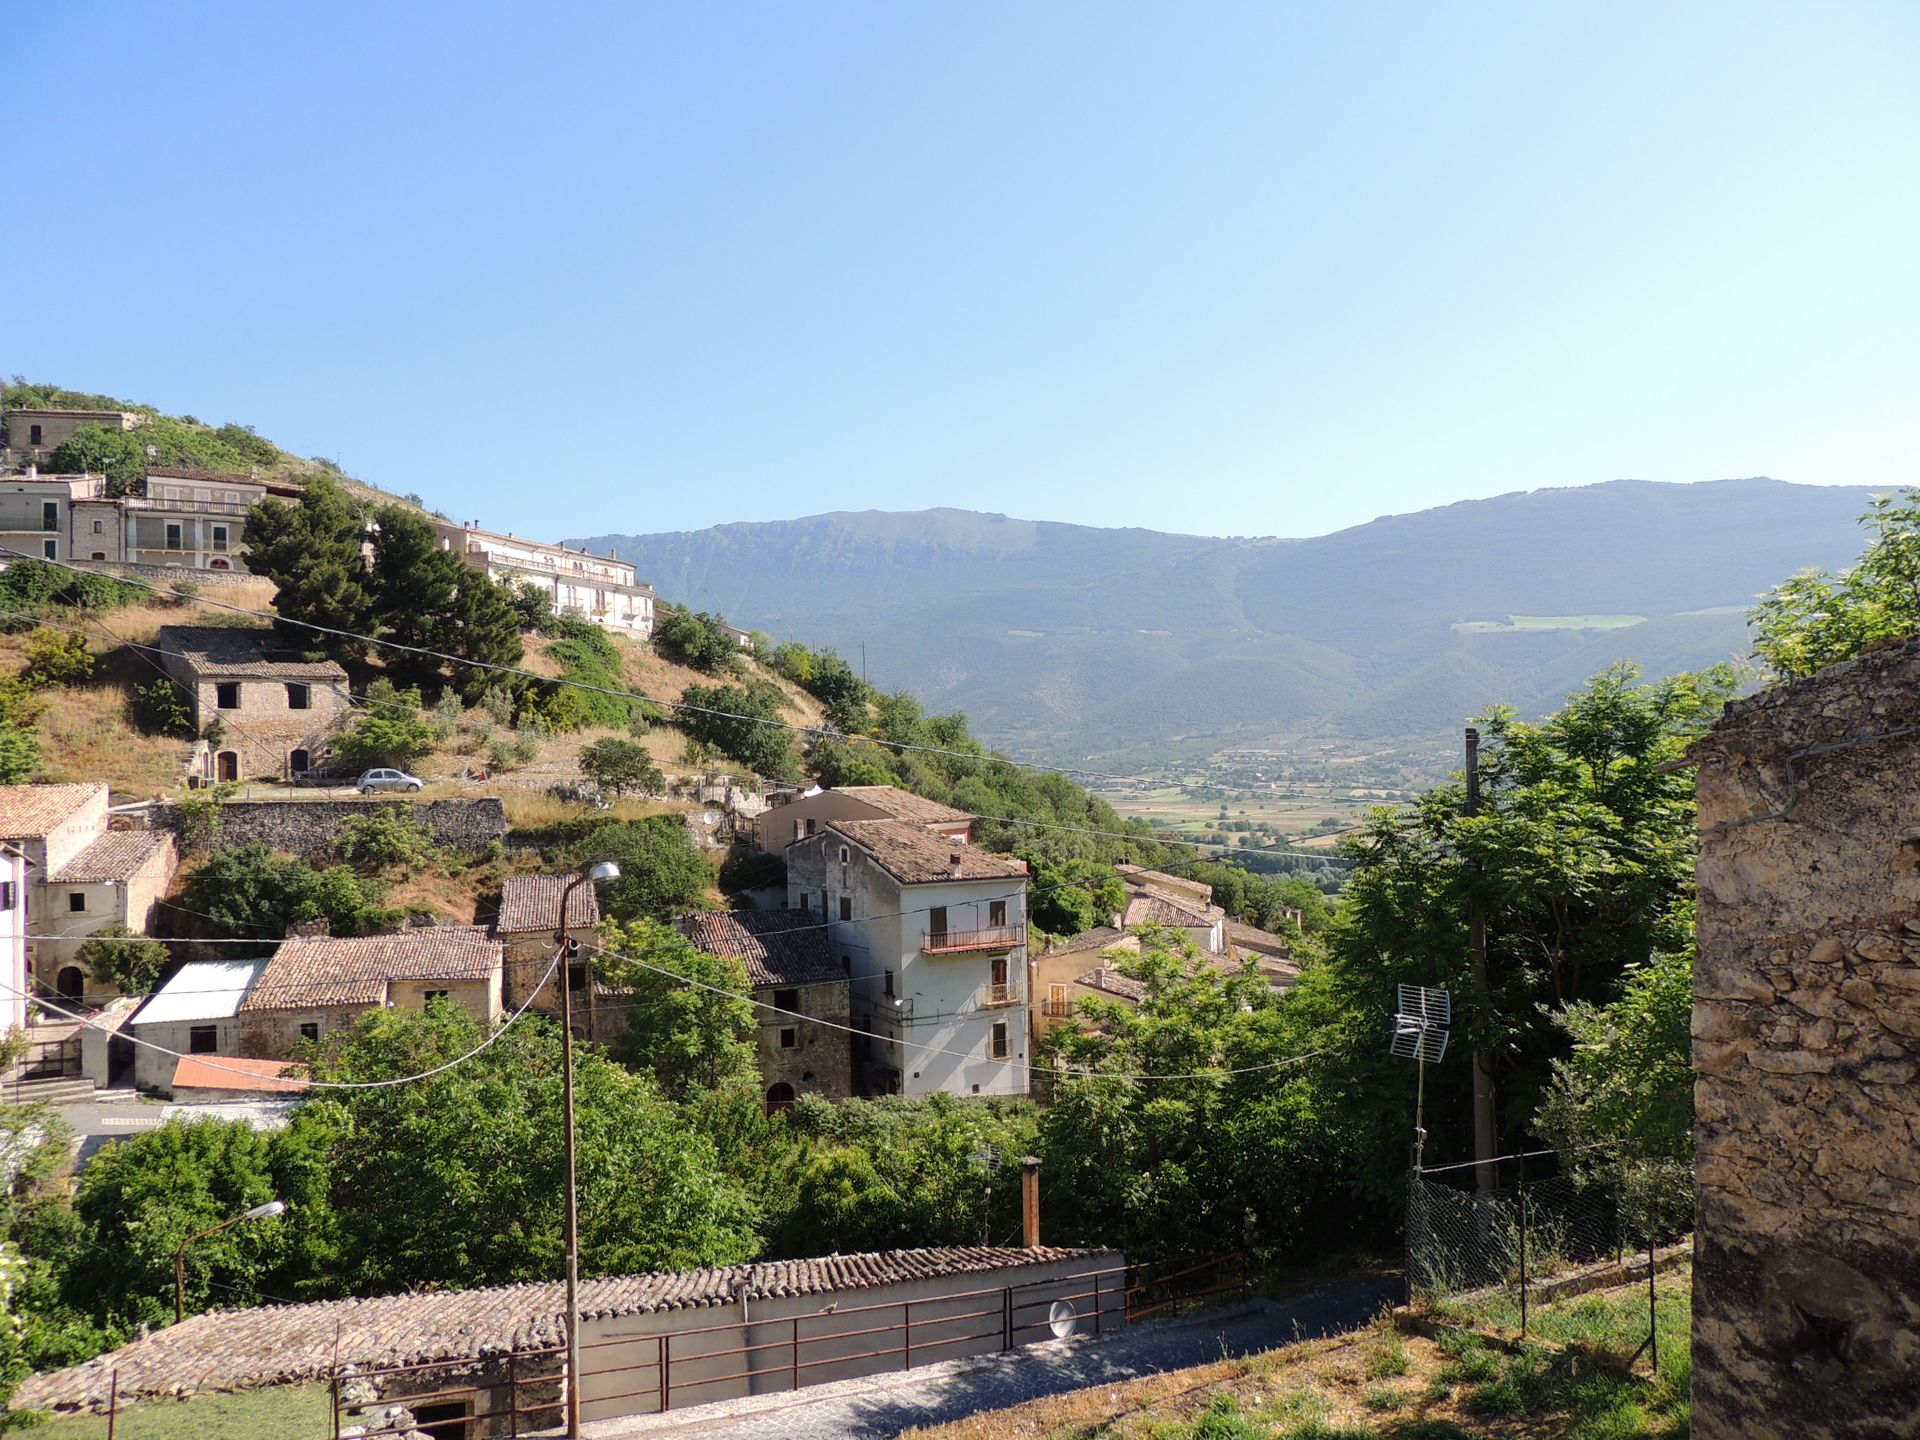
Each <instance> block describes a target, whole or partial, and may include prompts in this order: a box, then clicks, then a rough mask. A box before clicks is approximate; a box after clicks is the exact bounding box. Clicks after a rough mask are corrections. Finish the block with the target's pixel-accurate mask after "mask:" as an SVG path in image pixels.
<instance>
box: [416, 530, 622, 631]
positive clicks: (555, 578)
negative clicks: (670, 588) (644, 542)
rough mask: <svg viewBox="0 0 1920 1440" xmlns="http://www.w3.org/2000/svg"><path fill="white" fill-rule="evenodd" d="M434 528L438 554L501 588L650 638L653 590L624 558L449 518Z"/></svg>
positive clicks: (598, 623)
mask: <svg viewBox="0 0 1920 1440" xmlns="http://www.w3.org/2000/svg"><path fill="white" fill-rule="evenodd" d="M435 529H436V530H437V531H438V532H439V540H440V548H441V549H442V550H451V551H452V552H453V553H454V554H456V555H458V556H459V557H460V558H461V559H463V560H465V561H466V562H467V563H468V564H469V565H471V566H473V568H474V569H476V570H480V571H483V572H484V573H485V574H486V575H487V576H488V577H490V578H491V579H494V580H497V581H499V582H500V583H501V584H503V585H512V586H522V585H527V586H532V587H533V588H534V589H536V590H540V591H544V592H545V593H546V595H547V597H548V598H549V599H550V600H551V601H552V602H553V608H554V610H555V611H556V612H558V613H560V614H574V615H578V616H581V617H582V618H583V619H587V620H591V621H593V623H594V624H596V625H604V626H605V627H606V628H607V629H609V630H620V631H625V632H628V633H631V634H635V635H638V636H640V637H641V638H642V639H645V638H646V637H648V636H650V635H652V634H653V608H654V593H653V587H652V586H651V585H649V584H647V583H646V582H645V581H643V580H641V579H639V578H638V576H637V575H636V573H635V571H634V568H633V566H632V565H630V564H629V563H628V562H626V561H625V560H616V559H614V558H613V557H612V556H610V555H590V554H588V553H587V552H586V551H585V550H575V549H573V548H572V547H571V546H567V545H550V544H548V543H547V542H545V541H544V540H528V539H525V538H523V537H521V536H518V535H500V534H497V533H495V532H494V531H492V530H482V529H480V528H479V527H478V526H476V525H456V524H454V523H453V522H451V521H448V520H441V521H437V522H435Z"/></svg>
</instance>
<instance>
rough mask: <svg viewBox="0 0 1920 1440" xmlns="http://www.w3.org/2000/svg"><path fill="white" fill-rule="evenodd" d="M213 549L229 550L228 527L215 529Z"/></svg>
mask: <svg viewBox="0 0 1920 1440" xmlns="http://www.w3.org/2000/svg"><path fill="white" fill-rule="evenodd" d="M213 548H214V549H216V550H224V549H226V548H227V527H226V526H224V525H216V526H214V527H213Z"/></svg>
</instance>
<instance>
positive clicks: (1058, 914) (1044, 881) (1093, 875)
mask: <svg viewBox="0 0 1920 1440" xmlns="http://www.w3.org/2000/svg"><path fill="white" fill-rule="evenodd" d="M1021 858H1022V859H1023V860H1025V861H1026V862H1027V866H1028V868H1029V869H1030V870H1031V871H1032V872H1033V883H1032V884H1031V886H1029V888H1028V895H1029V897H1030V898H1029V902H1028V903H1029V907H1030V908H1029V911H1028V914H1029V916H1030V917H1031V919H1032V920H1033V923H1034V924H1035V925H1038V926H1039V927H1040V928H1041V929H1042V930H1045V931H1047V932H1048V933H1049V934H1052V935H1078V934H1079V933H1080V932H1081V931H1083V930H1091V929H1092V928H1093V927H1094V926H1096V925H1111V924H1112V923H1113V917H1114V916H1115V915H1118V914H1119V913H1120V912H1121V911H1122V910H1124V909H1126V908H1127V889H1126V886H1124V885H1122V884H1121V883H1120V877H1119V875H1118V874H1116V873H1115V872H1114V869H1113V867H1112V866H1110V865H1103V864H1101V863H1100V862H1099V861H1097V860H1063V861H1058V862H1055V861H1050V860H1048V859H1046V858H1045V857H1044V856H1042V855H1040V854H1038V853H1028V854H1023V855H1022V856H1021Z"/></svg>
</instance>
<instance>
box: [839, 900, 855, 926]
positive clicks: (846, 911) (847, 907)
mask: <svg viewBox="0 0 1920 1440" xmlns="http://www.w3.org/2000/svg"><path fill="white" fill-rule="evenodd" d="M840 918H841V919H842V920H851V919H853V897H852V896H851V895H842V896H841V897H840Z"/></svg>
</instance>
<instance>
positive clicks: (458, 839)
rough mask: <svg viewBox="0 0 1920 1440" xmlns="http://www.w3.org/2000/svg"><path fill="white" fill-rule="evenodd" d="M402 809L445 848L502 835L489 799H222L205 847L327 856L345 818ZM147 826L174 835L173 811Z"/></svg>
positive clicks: (158, 814)
mask: <svg viewBox="0 0 1920 1440" xmlns="http://www.w3.org/2000/svg"><path fill="white" fill-rule="evenodd" d="M396 809H399V810H408V811H410V812H411V813H412V815H413V818H414V819H416V820H419V821H421V822H422V823H424V824H425V825H426V826H427V828H428V829H429V830H431V831H432V832H433V835H434V838H435V839H436V840H438V841H439V842H440V843H441V844H442V845H445V846H448V847H449V848H451V849H455V850H460V851H466V852H472V851H478V850H484V849H486V847H487V846H488V845H490V844H491V843H493V842H494V841H495V840H499V839H501V838H502V837H504V836H505V835H506V833H507V812H506V807H505V806H503V805H502V804H501V803H500V801H499V800H498V799H496V798H494V797H492V796H487V797H485V798H483V799H479V800H420V801H412V800H227V801H224V802H222V804H221V806H220V828H219V829H218V830H215V831H214V832H213V835H212V837H211V843H212V844H213V845H217V846H222V847H224V846H228V845H245V844H248V843H250V842H252V841H259V842H260V843H262V844H265V845H270V846H272V847H273V848H274V849H275V850H284V851H286V852H288V853H289V854H292V855H303V856H307V857H309V858H315V859H317V858H323V857H326V856H330V855H332V854H333V851H334V845H335V843H336V842H337V841H338V840H339V838H340V836H341V834H342V833H343V827H344V824H345V821H346V819H347V817H348V816H350V815H365V814H368V813H370V812H372V811H374V810H396ZM153 823H154V824H155V825H156V826H161V827H165V828H170V829H172V830H174V831H175V832H176V833H178V832H179V831H180V829H181V828H182V817H181V814H180V810H179V807H177V806H173V805H166V806H159V807H156V809H155V813H154V819H153Z"/></svg>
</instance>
